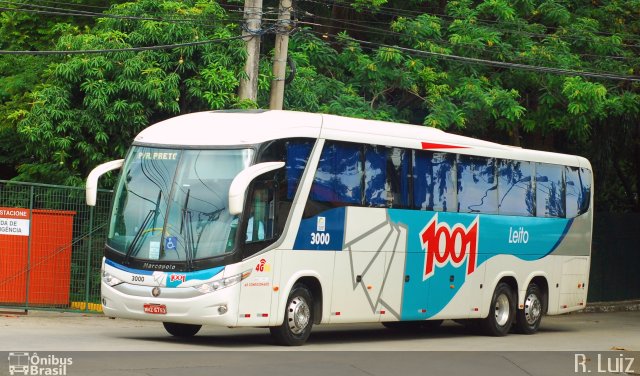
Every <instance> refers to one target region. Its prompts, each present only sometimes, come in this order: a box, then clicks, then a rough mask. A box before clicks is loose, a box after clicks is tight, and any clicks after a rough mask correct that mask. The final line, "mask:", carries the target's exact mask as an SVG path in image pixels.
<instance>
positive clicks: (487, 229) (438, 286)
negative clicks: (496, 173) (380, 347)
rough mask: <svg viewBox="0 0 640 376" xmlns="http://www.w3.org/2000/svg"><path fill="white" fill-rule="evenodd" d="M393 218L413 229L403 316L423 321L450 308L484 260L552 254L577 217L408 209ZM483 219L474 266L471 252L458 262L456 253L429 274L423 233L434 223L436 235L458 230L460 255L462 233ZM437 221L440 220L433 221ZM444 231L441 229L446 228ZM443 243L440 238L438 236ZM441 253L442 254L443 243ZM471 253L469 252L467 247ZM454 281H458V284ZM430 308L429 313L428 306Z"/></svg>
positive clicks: (396, 212) (392, 213)
mask: <svg viewBox="0 0 640 376" xmlns="http://www.w3.org/2000/svg"><path fill="white" fill-rule="evenodd" d="M389 218H390V219H391V221H392V222H394V223H396V224H402V225H403V226H405V227H406V228H407V236H408V239H407V254H406V264H405V268H406V269H405V273H406V275H410V276H411V278H410V280H409V282H407V283H406V284H405V285H404V292H403V301H402V319H403V320H419V319H426V318H430V317H433V316H434V315H436V314H438V313H439V312H440V311H442V309H444V308H445V307H446V305H447V304H449V302H451V300H452V299H453V298H454V296H455V295H456V294H457V293H458V291H459V290H460V288H461V287H462V285H464V283H465V281H466V279H467V276H468V275H470V274H471V273H473V272H475V271H476V270H477V269H478V267H480V266H481V265H482V264H483V263H484V262H486V261H488V260H489V259H491V258H493V257H495V256H497V255H512V256H515V257H517V258H519V259H521V260H525V261H534V260H539V259H541V258H543V257H545V256H547V255H549V254H550V253H551V252H553V251H554V250H555V249H556V248H557V247H558V245H559V244H560V243H561V242H562V240H563V239H564V238H565V236H566V234H567V232H568V230H569V228H570V227H571V223H572V220H571V219H564V218H537V217H516V216H498V215H479V214H467V213H445V212H439V213H434V212H420V211H405V210H394V209H390V210H389ZM476 220H477V249H476V254H475V257H476V259H475V264H474V265H473V266H469V262H470V259H471V257H470V255H469V254H466V255H465V259H464V260H463V261H462V262H461V263H459V264H458V265H454V263H453V262H451V257H449V258H447V260H446V261H445V262H443V263H441V264H442V265H439V264H438V262H437V260H433V269H432V274H430V275H428V276H427V273H426V270H425V268H426V258H427V257H428V254H427V252H426V249H425V248H423V244H422V238H421V233H422V231H424V230H425V229H426V228H427V225H428V224H430V223H435V224H434V229H436V230H434V233H437V234H439V236H441V237H444V235H443V234H444V233H446V234H447V235H449V236H450V235H451V234H452V233H454V229H455V228H456V227H459V230H457V233H458V235H457V238H458V239H457V240H455V239H454V241H457V244H458V246H456V247H458V248H453V249H455V250H456V252H457V254H460V253H459V252H461V251H462V250H461V248H459V245H460V244H461V238H460V236H461V235H460V234H464V233H466V232H467V231H470V230H471V228H472V227H473V225H474V223H476V222H475V221H476ZM432 221H435V222H432ZM442 227H443V228H445V229H442V230H440V231H441V232H436V231H437V230H438V229H440V228H442ZM434 241H439V237H437V238H434ZM438 250H439V252H442V250H441V248H440V246H438ZM466 251H469V250H466ZM452 281H453V282H452ZM425 307H428V310H427V311H426V312H423V311H422V309H424V308H425Z"/></svg>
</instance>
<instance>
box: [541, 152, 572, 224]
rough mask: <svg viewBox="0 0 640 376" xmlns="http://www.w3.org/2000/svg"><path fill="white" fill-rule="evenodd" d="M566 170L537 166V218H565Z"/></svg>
mask: <svg viewBox="0 0 640 376" xmlns="http://www.w3.org/2000/svg"><path fill="white" fill-rule="evenodd" d="M563 172H564V168H563V167H562V166H559V165H552V164H546V163H537V164H536V216H538V217H559V218H564V217H565V194H564V190H565V185H564V176H563V175H564V174H563Z"/></svg>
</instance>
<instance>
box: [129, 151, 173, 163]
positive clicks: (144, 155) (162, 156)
mask: <svg viewBox="0 0 640 376" xmlns="http://www.w3.org/2000/svg"><path fill="white" fill-rule="evenodd" d="M137 156H138V159H151V160H168V161H175V160H176V159H178V153H160V152H153V153H152V152H148V151H147V152H138V154H137Z"/></svg>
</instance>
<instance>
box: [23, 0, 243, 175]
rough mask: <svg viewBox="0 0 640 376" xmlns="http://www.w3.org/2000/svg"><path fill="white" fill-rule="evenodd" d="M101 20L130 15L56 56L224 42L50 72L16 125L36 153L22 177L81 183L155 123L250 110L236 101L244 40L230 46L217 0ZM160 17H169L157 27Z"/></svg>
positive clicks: (232, 28) (120, 9)
mask: <svg viewBox="0 0 640 376" xmlns="http://www.w3.org/2000/svg"><path fill="white" fill-rule="evenodd" d="M105 14H106V15H108V16H109V15H110V16H124V15H126V16H128V17H127V18H116V17H105V18H101V19H100V20H98V22H97V24H96V26H95V27H94V28H93V29H92V30H90V31H88V32H85V33H80V34H78V35H65V36H63V37H61V38H60V39H59V41H58V43H57V49H59V50H96V49H123V48H130V47H136V46H157V45H169V44H174V43H182V42H189V41H202V40H209V39H221V40H224V41H220V42H212V43H207V44H202V45H198V46H188V47H181V48H172V49H166V50H165V49H163V50H153V51H141V52H115V53H108V54H96V55H69V56H67V57H65V58H64V59H63V61H61V62H59V63H55V64H52V65H50V67H49V69H48V71H47V81H46V83H44V84H42V85H40V86H39V87H38V89H37V90H35V91H34V92H33V93H31V94H30V99H31V101H32V102H33V106H32V107H31V108H30V109H29V111H28V112H26V113H24V114H23V117H22V118H21V119H20V121H19V123H18V132H19V134H20V135H21V137H23V138H24V139H25V140H26V145H27V151H28V152H29V153H30V154H31V156H32V157H31V160H30V161H28V162H27V163H23V164H22V165H21V166H20V167H19V169H18V171H19V173H20V174H19V175H18V178H19V179H21V180H37V181H48V182H58V183H64V184H70V185H81V184H83V181H84V178H85V177H86V175H87V174H88V172H89V171H90V169H91V168H92V167H94V166H95V165H96V164H98V163H100V162H102V161H105V160H108V159H115V158H121V157H123V156H124V154H125V153H126V150H127V147H128V145H129V144H130V142H131V140H132V139H133V138H134V136H135V135H136V134H137V133H138V132H139V131H140V130H141V129H143V128H144V127H146V126H148V125H149V124H150V123H155V122H158V121H161V120H163V119H166V118H168V117H171V116H175V115H178V114H181V113H187V112H193V111H200V110H204V109H221V108H228V107H234V106H243V105H247V104H246V103H241V102H240V101H239V100H238V98H237V96H236V95H235V94H234V91H235V88H236V86H237V85H238V77H239V74H240V71H241V70H240V69H239V67H241V66H242V64H241V61H242V59H243V50H242V42H241V41H239V40H226V39H229V38H231V37H234V36H236V35H237V26H236V25H234V24H233V23H231V22H229V19H228V17H227V15H226V12H225V11H224V9H223V8H221V7H220V6H219V5H218V4H216V3H215V2H212V1H154V0H143V1H138V2H135V3H124V4H120V5H117V6H114V7H112V9H111V10H109V11H108V12H106V13H105ZM176 14H178V15H180V19H179V20H178V19H176V17H175V15H176ZM136 17H138V18H137V19H136ZM151 18H153V19H151ZM159 18H161V19H163V20H155V19H159ZM172 19H176V20H175V21H174V20H172ZM249 105H250V104H249Z"/></svg>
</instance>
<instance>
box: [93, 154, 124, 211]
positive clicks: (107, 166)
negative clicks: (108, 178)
mask: <svg viewBox="0 0 640 376" xmlns="http://www.w3.org/2000/svg"><path fill="white" fill-rule="evenodd" d="M123 163H124V159H118V160H115V161H110V162H107V163H103V164H101V165H98V166H96V168H94V169H93V170H91V172H90V173H89V176H88V177H87V184H86V194H87V196H86V200H87V205H89V206H96V197H97V196H98V179H99V178H100V176H102V175H104V174H106V173H107V172H109V171H112V170H117V169H119V168H120V167H122V164H123Z"/></svg>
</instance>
